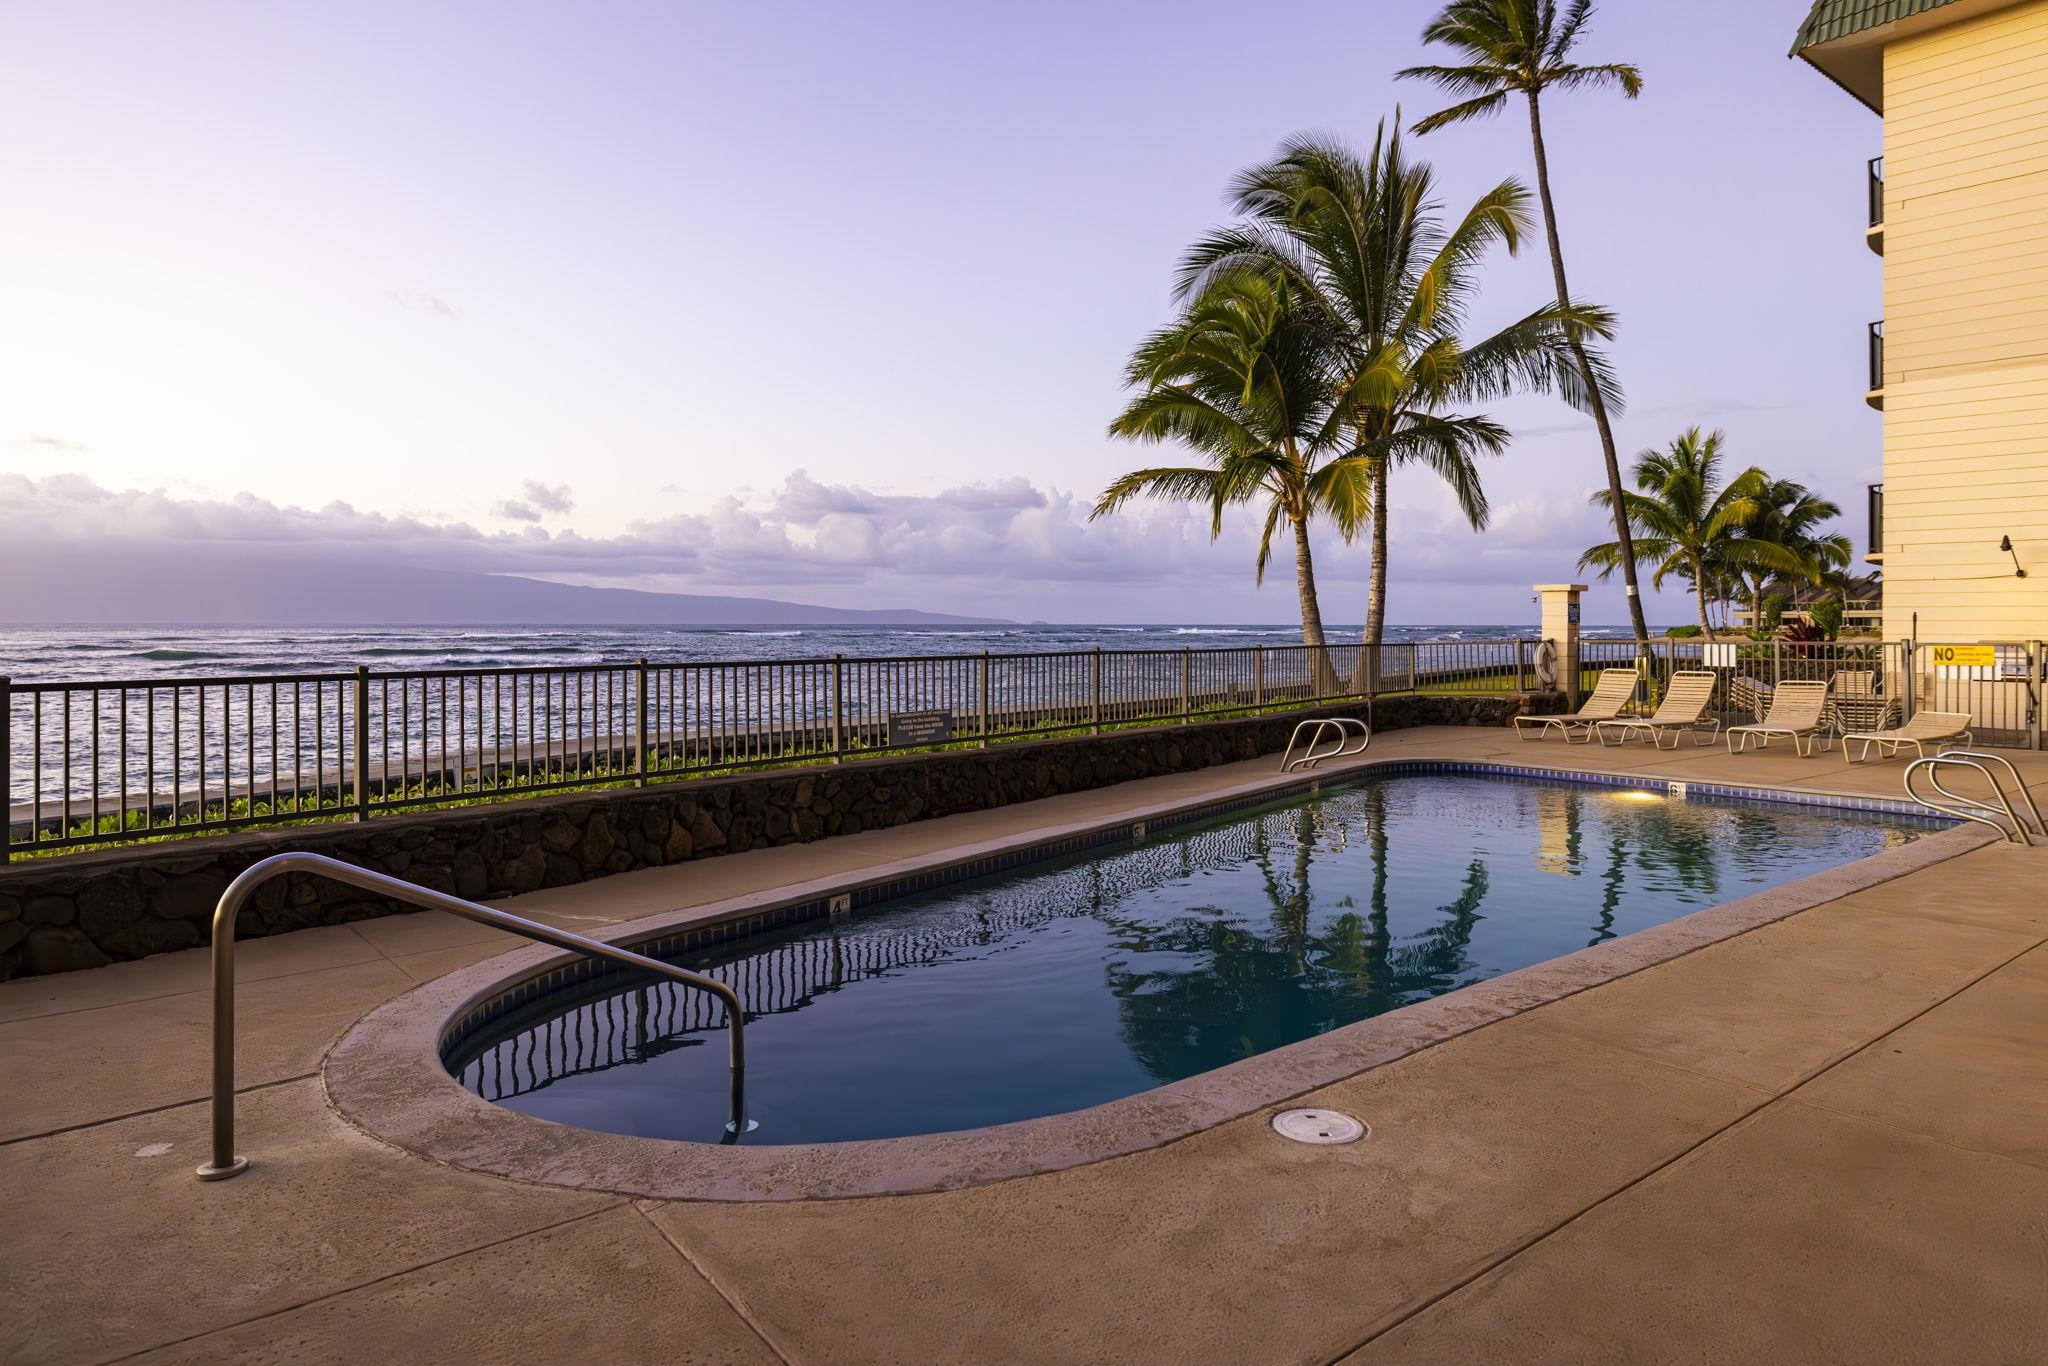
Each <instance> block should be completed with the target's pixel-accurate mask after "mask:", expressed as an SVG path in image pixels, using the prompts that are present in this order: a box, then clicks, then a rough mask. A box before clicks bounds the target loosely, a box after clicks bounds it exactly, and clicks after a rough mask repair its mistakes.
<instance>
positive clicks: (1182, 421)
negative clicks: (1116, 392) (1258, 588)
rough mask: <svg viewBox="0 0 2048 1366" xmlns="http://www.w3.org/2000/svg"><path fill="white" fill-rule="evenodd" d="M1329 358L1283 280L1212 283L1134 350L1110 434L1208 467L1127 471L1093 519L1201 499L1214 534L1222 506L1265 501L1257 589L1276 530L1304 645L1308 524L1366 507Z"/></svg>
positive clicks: (1318, 623) (1313, 630)
mask: <svg viewBox="0 0 2048 1366" xmlns="http://www.w3.org/2000/svg"><path fill="white" fill-rule="evenodd" d="M1329 362H1330V355H1329V348H1328V345H1327V338H1326V337H1325V336H1324V334H1323V332H1322V331H1321V329H1319V328H1317V327H1316V326H1314V325H1313V322H1312V320H1311V319H1309V318H1307V317H1306V316H1304V315H1303V313H1302V311H1301V310H1300V309H1299V308H1297V307H1296V304H1295V301H1294V297H1293V293H1292V291H1291V289H1290V288H1289V287H1288V286H1287V285H1286V284H1285V283H1283V282H1280V281H1276V280H1272V279H1269V278H1266V277H1264V276H1257V275H1250V274H1241V275H1236V276H1233V277H1231V278H1229V279H1224V280H1218V281H1217V282H1216V283H1215V285H1214V287H1213V288H1210V289H1206V290H1204V291H1202V293H1201V294H1200V295H1199V296H1198V297H1196V298H1195V299H1194V300H1193V301H1192V302H1190V303H1189V304H1188V305H1187V307H1186V308H1185V310H1184V311H1183V312H1182V314H1181V316H1180V317H1179V318H1177V319H1175V320H1174V321H1173V322H1172V323H1170V324H1169V325H1168V326H1166V327H1164V328H1162V329H1160V330H1159V331H1158V332H1155V333H1153V334H1152V335H1151V336H1150V337H1147V338H1146V339H1145V340H1144V341H1143V342H1142V343H1140V344H1139V346H1138V349H1137V350H1136V352H1135V353H1133V355H1132V356H1131V360H1130V364H1129V365H1128V366H1127V367H1126V369H1125V383H1126V385H1127V386H1128V387H1130V388H1134V389H1137V390H1138V391H1139V392H1138V395H1137V397H1136V398H1133V399H1132V400H1131V402H1130V404H1129V405H1128V406H1127V407H1126V408H1125V409H1124V411H1123V412H1122V413H1121V414H1119V415H1118V416H1117V418H1116V420H1115V421H1114V422H1112V423H1110V426H1109V431H1110V435H1112V436H1117V437H1123V438H1125V439H1127V440H1132V441H1151V442H1165V441H1172V442H1175V443H1177V444H1179V445H1182V446H1185V447H1186V448H1188V449H1189V450H1191V451H1193V452H1195V453H1196V454H1197V455H1199V456H1201V457H1203V458H1204V459H1205V460H1206V461H1207V462H1208V463H1207V464H1205V465H1178V466H1155V467H1152V468H1148V469H1141V470H1133V471H1131V472H1130V473H1129V474H1126V475H1124V476H1123V477H1122V478H1120V479H1118V480H1116V482H1114V483H1112V484H1111V485H1110V486H1109V487H1108V488H1107V489H1105V490H1104V491H1103V494H1102V497H1101V499H1100V500H1099V501H1098V502H1097V503H1096V505H1095V510H1094V512H1092V513H1091V514H1090V517H1091V520H1092V519H1093V518H1095V517H1102V516H1105V515H1107V514H1109V513H1111V512H1114V511H1115V510H1116V509H1117V508H1119V507H1121V506H1123V504H1125V503H1126V502H1128V501H1130V500H1131V499H1132V498H1136V497H1141V496H1142V497H1148V498H1158V499H1167V500H1180V501H1187V502H1197V503H1206V504H1208V506H1209V509H1210V527H1209V530H1210V535H1211V536H1216V535H1220V534H1221V533H1222V530H1223V511H1224V509H1225V508H1226V507H1228V506H1230V505H1231V504H1233V503H1244V502H1251V501H1254V500H1257V499H1264V501H1265V519H1264V523H1263V527H1262V530H1261V532H1260V535H1259V553H1258V561H1257V564H1256V566H1255V571H1256V574H1257V577H1258V580H1259V581H1260V582H1262V583H1263V582H1264V581H1265V575H1266V565H1267V562H1268V561H1269V560H1270V559H1271V558H1272V552H1273V537H1274V534H1275V533H1276V532H1277V531H1278V530H1279V529H1280V526H1281V524H1282V523H1285V524H1286V526H1287V527H1288V529H1289V530H1290V531H1291V532H1292V534H1293V539H1294V582H1295V590H1296V592H1297V594H1298V595H1299V597H1300V605H1301V638H1302V642H1303V643H1304V644H1306V645H1317V646H1319V645H1322V644H1323V643H1324V637H1323V614H1322V609H1321V608H1320V606H1318V604H1317V601H1316V580H1315V564H1314V557H1313V555H1312V554H1311V552H1310V548H1309V524H1310V521H1311V519H1312V518H1313V517H1314V516H1315V514H1316V512H1317V511H1318V510H1319V509H1329V508H1335V509H1338V510H1339V519H1340V521H1346V522H1347V525H1349V524H1355V522H1351V521H1349V520H1347V519H1353V518H1356V517H1357V516H1360V515H1362V512H1361V511H1360V509H1362V508H1363V505H1364V480H1363V478H1362V475H1361V472H1360V471H1359V469H1358V468H1357V467H1356V466H1355V465H1353V464H1351V463H1350V462H1345V461H1340V460H1338V459H1336V457H1337V456H1338V455H1340V454H1341V453H1342V452H1343V450H1344V449H1345V448H1346V446H1347V444H1348V443H1347V442H1346V441H1345V439H1344V431H1343V424H1342V421H1341V414H1340V413H1339V412H1338V411H1337V409H1336V407H1335V406H1334V404H1333V403H1332V401H1331V397H1332V396H1331V389H1330V383H1329V373H1330V369H1329ZM1347 509H1348V511H1347Z"/></svg>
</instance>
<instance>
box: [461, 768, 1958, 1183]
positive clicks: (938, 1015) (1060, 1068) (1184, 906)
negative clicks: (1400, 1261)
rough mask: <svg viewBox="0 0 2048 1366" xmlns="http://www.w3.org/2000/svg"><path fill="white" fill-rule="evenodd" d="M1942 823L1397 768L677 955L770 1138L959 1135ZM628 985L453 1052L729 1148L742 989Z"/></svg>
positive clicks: (589, 1113)
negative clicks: (742, 1050) (741, 1052)
mask: <svg viewBox="0 0 2048 1366" xmlns="http://www.w3.org/2000/svg"><path fill="white" fill-rule="evenodd" d="M1938 828H1940V827H1939V826H1937V825H1934V824H1930V823H1927V822H1916V821H1912V820H1909V819H1907V818H1904V817H1900V816H1893V815H1879V814H1875V813H1864V812H1856V811H1849V810H1833V809H1826V808H1819V807H1797V806H1790V805H1783V804H1762V803H1760V804H1756V805H1740V804H1731V803H1720V804H1717V803H1710V802H1704V801H1700V800H1697V799H1695V800H1674V799H1667V798H1665V797H1663V796H1661V795H1658V794H1654V793H1649V792H1639V791H1630V790H1623V789H1615V788H1606V787H1596V786H1590V785H1584V784H1574V783H1569V782H1558V781H1541V780H1524V779H1514V778H1502V777H1497V776H1485V777H1481V776H1475V775H1459V774H1445V775H1435V774H1429V775H1406V776H1394V777H1383V778H1377V779H1372V780H1368V781H1365V782H1362V783H1360V784H1359V785H1357V786H1353V787H1348V788H1343V789H1337V790H1326V791H1325V792H1323V793H1322V794H1321V795H1317V796H1309V797H1302V798H1299V799H1293V800H1289V801H1286V802H1283V803H1277V804H1274V805H1271V806H1266V807H1260V808H1256V809H1253V810H1250V811H1240V812H1235V813H1232V814H1230V815H1228V816H1225V817H1221V818H1218V819H1216V820H1213V821H1210V822H1207V823H1203V824H1192V825H1188V826H1183V827H1179V828H1177V829H1175V830H1173V831H1171V832H1169V833H1166V834H1163V835H1157V836H1154V837H1153V838H1151V839H1149V840H1147V841H1145V842H1143V843H1140V844H1136V845H1134V846H1122V847H1119V846H1114V845H1113V846H1108V847H1107V848H1106V849H1103V850H1098V851H1095V852H1093V853H1089V854H1086V855H1082V856H1078V857H1073V858H1064V859H1058V860H1048V861H1046V862H1042V863H1035V864H1032V865H1029V866H1028V867H1025V868H1022V869H1019V870H1016V871H1013V872H1009V873H1004V874H1001V875H998V876H994V877H988V878H983V879H978V880H975V881H972V882H961V883H956V884H953V885H952V886H949V887H946V888H943V889H941V890H937V891H933V892H927V893H923V894H920V895H916V896H909V897H904V898H901V899H900V900H896V901H891V902H885V903H881V904H878V905H876V906H874V907H872V908H869V909H868V910H865V911H863V912H860V913H858V914H857V915H855V916H854V917H852V918H841V919H840V920H838V921H836V922H833V923H824V922H812V923H810V924H808V925H805V926H803V927H800V928H797V929H792V930H789V931H783V932H778V933H775V934H769V935H761V936H756V937H753V938H749V939H746V940H743V941H740V942H737V943H733V944H726V945H721V946H719V947H718V948H717V949H715V950H711V951H709V952H707V953H703V954H699V955H693V956H690V957H685V958H679V959H677V961H678V962H679V963H681V964H682V965H683V966H685V967H689V968H693V969H696V970H699V971H708V972H710V973H712V974H713V975H715V976H718V977H720V978H722V979H724V980H726V981H728V982H731V983H733V984H734V985H735V986H736V987H737V988H738V990H739V992H740V995H741V998H742V999H743V1000H745V1001H746V1002H747V1009H748V1016H747V1055H748V1067H747V1095H748V1111H749V1114H750V1115H751V1117H752V1118H754V1119H756V1120H758V1121H759V1123H760V1128H759V1130H758V1131H757V1132H756V1133H754V1134H753V1135H750V1136H749V1138H748V1139H747V1140H746V1141H747V1142H750V1143H751V1142H758V1143H807V1142H828V1141H836V1140H845V1139H863V1138H885V1137H894V1136H899V1135H903V1134H917V1133H933V1132H942V1131H946V1130H953V1129H970V1128H977V1127H980V1126H983V1125H989V1124H1000V1123H1004V1122H1006V1121H1010V1120H1018V1119H1027V1118H1031V1117H1034V1116H1039V1115H1047V1114H1056V1113H1060V1112H1063V1111H1068V1110H1075V1109H1080V1108H1082V1107H1085V1106H1089V1105H1096V1104H1100V1103H1101V1102H1103V1101H1108V1100H1114V1099H1116V1098H1117V1097H1120V1096H1127V1095H1130V1094H1133V1093H1134V1092H1139V1091H1144V1090H1147V1089H1149V1088H1151V1087H1155V1086H1158V1085H1161V1084H1163V1083H1166V1082H1171V1081H1176V1080H1179V1079H1181V1078H1183V1077H1190V1076H1194V1075H1196V1074H1198V1073H1201V1072H1206V1071H1209V1070H1211V1069H1212V1068H1216V1067H1220V1066H1222V1065H1224V1064H1225V1063H1230V1062H1235V1061H1236V1060H1238V1059H1240V1058H1247V1057H1250V1056H1252V1055H1254V1054H1257V1053H1262V1052H1265V1051H1267V1050H1268V1049H1273V1048H1278V1047H1280V1046H1282V1045H1284V1044H1289V1043H1293V1042H1295V1041H1297V1040H1300V1039H1306V1038H1311V1037H1313V1036H1315V1035H1318V1034H1321V1033H1324V1032H1325V1031H1327V1030H1331V1029H1336V1028H1339V1027H1341V1026H1343V1025H1347V1024H1351V1023H1353V1022H1355V1021H1358V1020H1364V1019H1368V1018H1370V1017H1372V1016H1375V1015H1380V1014H1384V1013H1385V1012H1387V1011H1389V1010H1395V1009H1398V1008H1399V1007H1401V1006H1404V1005H1407V1004H1409V1003H1410V1002H1414V1001H1420V1000H1425V999H1427V998H1429V997H1432V996H1440V995H1442V994H1444V993H1445V992H1448V991H1455V990H1457V989H1458V988H1459V987H1462V986H1467V985H1469V984H1471V983H1474V982H1480V981H1484V980H1485V979H1487V978H1489V977H1493V976H1497V975H1498V974H1500V973H1504V972H1509V971H1512V970H1514V969H1516V968H1520V967H1525V966H1528V965H1529V964H1532V963H1540V962H1543V961H1544V960H1546V959H1550V958H1555V957H1558V956H1559V955H1561V954H1566V953H1570V952H1573V951H1574V950H1577V949H1581V948H1584V947H1586V946H1587V945H1590V944H1598V943H1600V942H1602V941H1603V940H1607V939H1612V938H1614V937H1615V936H1617V935H1623V934H1628V933H1629V932H1631V931H1633V930H1639V929H1643V928H1645V927H1646V926H1650V925H1656V924H1659V923H1661V922H1663V921H1666V920H1670V919H1672V918H1674V917H1676V916H1680V915H1684V914H1686V913H1688V912H1690V911H1693V910H1697V909H1699V908H1701V907H1704V906H1708V905H1713V904H1716V903H1719V902H1723V901H1729V900H1733V899H1734V898H1736V897H1740V896H1745V895H1748V894H1749V893H1751V892H1755V891H1758V890H1761V889H1763V888H1766V887H1771V886H1775V885H1777V884H1779V883H1783V882H1788V881H1790V880H1792V879H1794V878H1798V877H1803V876H1805V875H1807V874H1809V873H1814V872H1818V871H1820V870H1822V869H1826V868H1833V867H1836V866H1838V865H1840V864H1844V863H1848V862H1850V861H1852V860H1855V859H1858V858H1862V857H1864V856H1865V855H1867V854H1872V853H1876V852H1878V851H1879V850H1882V849H1885V848H1889V847H1891V846H1894V845H1898V844H1901V843H1904V842H1906V841H1908V840H1911V839H1913V838H1915V837H1917V836H1919V835H1921V834H1925V833H1927V832H1928V831H1929V830H1932V829H1938ZM631 982H632V979H630V978H621V977H611V978H607V979H603V980H601V981H599V982H595V983H591V984H587V985H585V986H584V987H582V988H580V989H571V990H565V991H564V992H563V993H561V994H560V995H558V996H552V997H547V998H544V999H542V1000H540V1001H536V1002H534V1003H532V1004H530V1005H528V1006H526V1007H524V1008H523V1009H522V1010H521V1011H519V1012H517V1013H515V1014H512V1015H509V1016H507V1017H505V1018H504V1019H501V1020H499V1021H498V1022H496V1023H495V1024H493V1025H491V1026H489V1027H488V1029H487V1030H486V1032H484V1033H483V1034H482V1035H481V1036H479V1037H478V1038H476V1039H473V1040H468V1041H464V1042H463V1043H461V1044H459V1045H458V1047H457V1051H456V1053H455V1055H454V1056H452V1057H451V1058H450V1060H449V1066H450V1069H451V1071H453V1072H454V1073H455V1074H456V1075H457V1076H458V1077H459V1078H460V1079H461V1080H462V1082H463V1084H464V1085H465V1086H467V1087H469V1088H470V1089H471V1090H472V1091H475V1092H476V1093H477V1094H479V1095H482V1096H484V1097H485V1098H487V1099H490V1100H493V1101H496V1102H497V1103H499V1104H501V1105H504V1106H507V1107H509V1108H512V1109H515V1110H520V1111H524V1112H526V1113H528V1114H533V1115H538V1116H541V1117H544V1118H546V1119H550V1120H555V1121H558V1122H560V1123H564V1124H574V1125H580V1126H583V1127H586V1128H592V1129H602V1130H608V1131H611V1132H614V1133H624V1134H636V1135H643V1136H649V1137H660V1138H678V1139H695V1140H702V1141H706V1142H711V1141H716V1140H717V1139H718V1138H719V1136H720V1130H721V1126H722V1124H723V1122H724V1120H725V1118H726V1113H725V1107H726V1049H725V1037H724V1024H723V1013H722V1009H721V1007H719V1006H718V1005H717V1004H716V1003H715V1002H714V1001H711V1000H710V999H709V998H707V997H705V996H704V995H703V994H702V993H694V992H689V991H686V990H683V989H681V988H679V987H676V986H673V985H670V984H666V983H662V984H652V983H650V984H646V985H638V986H636V985H632V984H631ZM622 983H623V984H624V985H622Z"/></svg>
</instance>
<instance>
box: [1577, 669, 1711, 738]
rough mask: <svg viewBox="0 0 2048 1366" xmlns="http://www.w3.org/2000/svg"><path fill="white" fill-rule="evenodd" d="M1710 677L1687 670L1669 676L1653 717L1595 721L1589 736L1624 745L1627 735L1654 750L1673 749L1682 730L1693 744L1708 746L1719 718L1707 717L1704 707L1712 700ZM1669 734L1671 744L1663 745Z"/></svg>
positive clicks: (1694, 670) (1708, 671)
mask: <svg viewBox="0 0 2048 1366" xmlns="http://www.w3.org/2000/svg"><path fill="white" fill-rule="evenodd" d="M1714 682H1715V679H1714V675H1713V672H1712V671H1711V670H1698V669H1687V670H1684V671H1683V672H1680V673H1675V674H1673V675H1671V686H1670V687H1668V688H1666V689H1665V690H1664V700H1663V701H1662V702H1660V703H1658V704H1657V710H1656V712H1655V714H1653V715H1650V716H1637V717H1631V718H1629V719H1627V720H1620V721H1596V722H1595V723H1594V724H1593V733H1594V734H1595V735H1597V736H1599V737H1600V743H1601V744H1603V745H1604V744H1608V743H1610V741H1609V739H1608V737H1609V736H1612V737H1613V740H1612V742H1611V743H1613V744H1616V745H1625V744H1627V743H1628V738H1629V737H1630V736H1631V735H1634V736H1639V737H1640V738H1642V739H1645V740H1648V741H1649V742H1650V743H1651V744H1653V745H1655V746H1656V747H1657V748H1658V749H1677V748H1678V737H1679V736H1680V735H1681V734H1683V733H1684V732H1686V731H1691V732H1692V733H1693V743H1694V744H1700V745H1711V744H1713V743H1714V737H1715V736H1716V735H1718V734H1720V731H1721V718H1720V717H1718V716H1716V717H1712V718H1709V717H1708V716H1707V707H1708V705H1709V704H1710V703H1712V702H1713V700H1714ZM1666 735H1669V736H1670V737H1671V743H1670V744H1669V745H1667V744H1665V743H1664V737H1665V736H1666Z"/></svg>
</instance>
